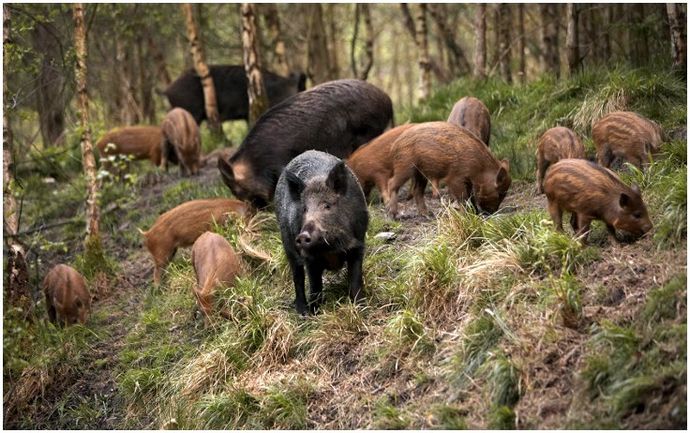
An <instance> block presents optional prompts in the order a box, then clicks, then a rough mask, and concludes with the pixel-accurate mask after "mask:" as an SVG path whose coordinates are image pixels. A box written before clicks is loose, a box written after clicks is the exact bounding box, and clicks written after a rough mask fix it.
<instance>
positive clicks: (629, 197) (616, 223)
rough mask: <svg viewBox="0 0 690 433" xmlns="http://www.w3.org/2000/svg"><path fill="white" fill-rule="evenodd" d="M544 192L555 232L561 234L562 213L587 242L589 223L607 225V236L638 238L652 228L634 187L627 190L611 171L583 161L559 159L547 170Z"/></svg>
mask: <svg viewBox="0 0 690 433" xmlns="http://www.w3.org/2000/svg"><path fill="white" fill-rule="evenodd" d="M544 193H545V194H546V198H547V199H548V210H549V214H550V215H551V218H552V219H553V222H554V224H555V226H556V229H557V230H559V231H563V225H562V220H561V219H562V214H563V211H564V210H565V211H568V212H571V216H570V225H571V226H572V227H573V231H574V232H575V233H576V235H578V236H583V238H582V242H583V243H584V242H586V239H587V234H588V233H589V227H590V224H591V223H592V220H595V219H598V220H602V221H604V223H606V228H607V229H608V231H609V234H610V235H611V236H612V237H614V238H616V232H617V231H618V232H622V234H624V235H625V237H628V238H639V237H640V236H642V235H644V234H645V233H647V232H648V231H649V230H651V229H652V222H651V221H650V220H649V215H648V214H647V208H646V207H645V205H644V202H643V201H642V196H641V195H640V189H639V188H638V187H637V185H633V186H632V187H628V186H627V185H626V184H624V183H623V182H622V181H621V180H620V178H619V177H618V176H616V174H615V173H614V172H612V171H611V170H609V169H607V168H604V167H602V166H600V165H598V164H595V163H593V162H590V161H587V160H584V159H561V160H560V161H558V162H557V163H555V164H554V165H552V166H551V167H549V168H548V170H546V176H545V177H544Z"/></svg>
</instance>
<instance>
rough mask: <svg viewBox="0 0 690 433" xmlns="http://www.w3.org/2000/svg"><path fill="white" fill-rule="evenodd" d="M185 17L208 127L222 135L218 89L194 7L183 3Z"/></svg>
mask: <svg viewBox="0 0 690 433" xmlns="http://www.w3.org/2000/svg"><path fill="white" fill-rule="evenodd" d="M180 7H181V8H182V12H183V13H184V16H185V23H186V25H187V38H188V39H189V48H190V51H191V53H192V58H193V59H194V69H195V70H196V73H197V75H198V76H199V78H200V79H201V87H202V88H203V90H204V105H205V109H206V118H207V120H208V126H209V129H210V130H211V131H213V132H214V133H215V134H221V133H222V131H221V127H220V119H219V116H218V103H217V101H216V88H215V86H214V85H213V77H212V76H211V71H210V69H209V68H208V65H207V64H206V56H205V54H204V50H203V48H202V47H201V41H200V39H199V26H198V25H197V23H196V20H195V19H194V13H193V11H192V5H191V4H189V3H183V4H181V5H180Z"/></svg>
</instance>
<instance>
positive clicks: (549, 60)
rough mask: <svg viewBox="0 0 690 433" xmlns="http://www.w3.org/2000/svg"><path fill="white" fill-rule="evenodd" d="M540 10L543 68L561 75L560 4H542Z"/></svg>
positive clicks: (545, 70) (557, 75)
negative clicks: (559, 52) (559, 44)
mask: <svg viewBox="0 0 690 433" xmlns="http://www.w3.org/2000/svg"><path fill="white" fill-rule="evenodd" d="M539 10H540V12H541V22H542V26H541V30H542V69H543V70H544V72H547V73H551V74H554V75H555V76H556V77H559V76H560V73H561V67H560V60H559V55H558V5H554V4H540V5H539Z"/></svg>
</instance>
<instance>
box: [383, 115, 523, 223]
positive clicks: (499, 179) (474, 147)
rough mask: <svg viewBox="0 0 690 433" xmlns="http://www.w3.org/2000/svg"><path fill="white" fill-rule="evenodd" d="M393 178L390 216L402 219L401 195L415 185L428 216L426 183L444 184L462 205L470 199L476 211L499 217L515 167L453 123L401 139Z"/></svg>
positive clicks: (423, 127)
mask: <svg viewBox="0 0 690 433" xmlns="http://www.w3.org/2000/svg"><path fill="white" fill-rule="evenodd" d="M391 153H392V154H393V176H392V177H391V179H390V180H389V181H388V193H389V194H390V201H389V203H388V212H389V214H390V215H391V216H392V217H394V218H396V217H397V216H398V214H397V213H398V190H399V189H400V187H401V186H402V185H403V184H404V183H405V182H407V180H408V179H410V178H413V177H414V179H415V186H414V197H415V201H416V204H417V209H418V211H419V212H420V213H426V212H427V210H426V204H425V203H424V188H425V186H426V183H427V180H431V181H436V182H438V181H441V180H443V181H445V183H446V185H447V186H448V190H449V192H450V193H451V195H452V196H453V197H454V198H455V199H456V200H458V201H459V202H461V203H462V202H464V201H465V200H467V199H471V200H472V203H473V205H474V206H475V208H477V210H480V211H482V212H488V213H494V212H496V211H497V210H498V207H499V205H500V204H501V202H502V201H503V199H504V198H505V196H506V194H507V192H508V188H509V187H510V182H511V179H510V174H509V170H510V164H509V163H508V161H507V160H502V161H499V160H497V159H496V158H495V157H494V156H493V155H492V154H491V152H489V149H488V148H487V147H486V145H484V143H482V141H481V140H479V139H478V138H477V137H475V136H474V134H472V133H470V132H468V131H467V130H465V129H463V128H460V127H458V126H456V125H453V124H451V123H448V122H427V123H420V124H418V125H415V126H413V127H411V128H410V129H408V130H407V131H405V132H404V133H403V134H401V135H400V137H398V139H397V140H396V141H395V143H394V144H393V148H392V149H391Z"/></svg>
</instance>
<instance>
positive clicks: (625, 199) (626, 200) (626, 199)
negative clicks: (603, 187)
mask: <svg viewBox="0 0 690 433" xmlns="http://www.w3.org/2000/svg"><path fill="white" fill-rule="evenodd" d="M631 200H632V199H631V198H630V196H629V195H628V194H626V193H624V192H622V193H621V196H620V198H619V199H618V204H619V205H620V207H622V208H626V207H628V206H629V205H630V202H631Z"/></svg>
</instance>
